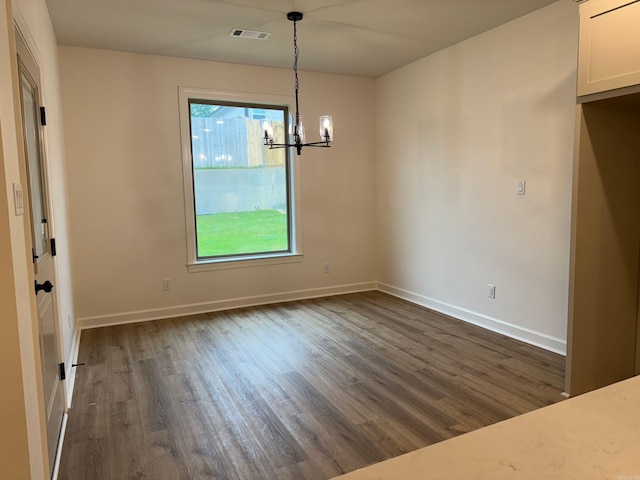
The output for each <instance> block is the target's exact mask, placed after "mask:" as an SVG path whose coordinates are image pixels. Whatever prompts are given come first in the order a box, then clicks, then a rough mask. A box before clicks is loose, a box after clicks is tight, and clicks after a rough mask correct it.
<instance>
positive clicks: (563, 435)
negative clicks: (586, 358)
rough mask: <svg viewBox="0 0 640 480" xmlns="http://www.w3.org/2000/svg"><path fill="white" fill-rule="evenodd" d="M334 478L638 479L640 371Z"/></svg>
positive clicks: (356, 479) (405, 479)
mask: <svg viewBox="0 0 640 480" xmlns="http://www.w3.org/2000/svg"><path fill="white" fill-rule="evenodd" d="M338 479H339V480H391V479H394V480H395V479H399V480H431V479H455V480H463V479H478V480H480V479H486V480H502V479H504V480H507V479H508V480H522V479H531V480H542V479H544V480H551V479H558V480H560V479H562V480H572V479H576V480H577V479H580V480H594V479H611V480H640V376H639V377H634V378H632V379H629V380H625V381H622V382H620V383H616V384H614V385H610V386H608V387H604V388H601V389H599V390H595V391H593V392H589V393H586V394H583V395H580V396H577V397H574V398H571V399H568V400H565V401H563V402H560V403H557V404H554V405H551V406H549V407H544V408H542V409H539V410H536V411H533V412H530V413H527V414H524V415H521V416H519V417H515V418H512V419H509V420H505V421H504V422H500V423H497V424H494V425H491V426H489V427H485V428H482V429H479V430H476V431H474V432H471V433H467V434H465V435H461V436H459V437H456V438H452V439H451V440H446V441H444V442H441V443H437V444H435V445H431V446H428V447H425V448H422V449H420V450H416V451H414V452H411V453H407V454H405V455H402V456H400V457H396V458H393V459H391V460H387V461H384V462H381V463H378V464H375V465H371V466H369V467H366V468H363V469H360V470H356V471H355V472H351V473H348V474H346V475H341V476H339V477H336V479H334V480H338Z"/></svg>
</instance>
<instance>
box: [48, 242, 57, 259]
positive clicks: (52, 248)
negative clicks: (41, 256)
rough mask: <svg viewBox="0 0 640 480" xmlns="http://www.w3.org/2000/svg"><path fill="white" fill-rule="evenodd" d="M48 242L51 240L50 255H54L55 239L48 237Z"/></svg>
mask: <svg viewBox="0 0 640 480" xmlns="http://www.w3.org/2000/svg"><path fill="white" fill-rule="evenodd" d="M49 242H51V256H52V257H55V256H56V239H55V238H50V239H49Z"/></svg>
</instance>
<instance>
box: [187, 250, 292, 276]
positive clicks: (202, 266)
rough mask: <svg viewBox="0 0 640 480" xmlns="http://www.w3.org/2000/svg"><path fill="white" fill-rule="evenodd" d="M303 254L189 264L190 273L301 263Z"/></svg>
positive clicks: (232, 258)
mask: <svg viewBox="0 0 640 480" xmlns="http://www.w3.org/2000/svg"><path fill="white" fill-rule="evenodd" d="M302 258H303V255H302V254H301V253H285V254H281V255H268V256H266V255H265V256H253V257H229V258H225V259H220V260H202V261H199V262H195V263H189V264H187V269H188V270H189V273H197V272H209V271H214V270H231V269H234V268H251V267H264V266H268V265H283V264H285V263H301V262H302Z"/></svg>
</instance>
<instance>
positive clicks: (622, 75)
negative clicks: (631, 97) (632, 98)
mask: <svg viewBox="0 0 640 480" xmlns="http://www.w3.org/2000/svg"><path fill="white" fill-rule="evenodd" d="M632 85H640V0H635V1H630V0H590V1H589V2H586V3H583V4H581V5H580V56H579V61H578V96H583V95H590V94H592V93H598V92H604V91H608V90H614V89H617V88H623V87H629V86H632Z"/></svg>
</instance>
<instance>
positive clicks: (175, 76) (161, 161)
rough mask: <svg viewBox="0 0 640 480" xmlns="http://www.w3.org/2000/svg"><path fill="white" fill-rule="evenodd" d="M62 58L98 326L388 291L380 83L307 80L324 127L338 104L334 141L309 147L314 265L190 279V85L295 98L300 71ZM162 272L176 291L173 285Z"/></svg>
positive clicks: (303, 170) (75, 194) (88, 288)
mask: <svg viewBox="0 0 640 480" xmlns="http://www.w3.org/2000/svg"><path fill="white" fill-rule="evenodd" d="M59 52H60V59H61V77H62V87H63V101H64V107H65V108H64V120H65V129H66V132H67V135H66V145H67V153H68V159H69V169H68V175H69V176H68V180H69V196H70V200H71V202H70V203H71V219H72V231H71V237H72V239H73V273H74V292H75V294H76V300H77V303H76V307H77V313H78V317H79V318H81V319H82V321H84V323H85V325H95V324H105V323H111V322H119V321H129V320H138V319H145V318H158V317H161V316H165V315H177V314H180V313H189V312H195V311H206V310H211V309H215V308H219V307H223V306H233V305H242V304H250V303H261V302H266V301H271V300H277V299H280V298H292V297H302V296H312V295H321V294H324V293H332V292H336V291H347V290H352V289H362V288H366V289H368V288H372V287H374V286H375V284H374V283H372V282H375V280H376V256H375V253H376V251H377V250H376V228H375V156H374V153H375V150H374V143H375V139H374V129H375V121H374V113H375V109H374V98H375V82H374V81H373V80H371V79H363V78H355V77H348V76H338V75H327V74H318V73H308V72H301V74H300V85H301V92H300V93H301V97H300V102H301V113H302V114H303V116H304V118H305V120H306V123H307V124H308V125H309V128H310V131H311V133H312V135H313V132H314V131H315V128H314V127H313V126H314V125H315V122H317V117H318V116H319V115H321V114H324V113H326V112H330V113H331V114H332V115H333V116H334V120H335V124H336V127H335V128H336V137H335V143H334V144H333V146H332V148H331V149H329V150H322V149H305V150H304V151H303V154H302V156H301V157H300V185H299V187H300V190H301V208H302V212H301V213H302V237H303V239H302V240H303V241H302V245H303V251H304V260H303V262H302V263H293V264H286V265H272V266H263V267H255V268H239V269H231V270H222V271H213V272H199V273H189V272H188V271H187V268H186V258H187V246H186V239H185V214H184V197H183V180H182V166H181V165H182V164H181V162H182V158H181V149H180V131H179V119H178V87H179V86H184V87H192V88H210V89H213V90H225V91H238V92H256V93H259V94H272V95H280V96H282V95H286V96H290V95H292V94H293V74H292V72H291V71H290V70H286V69H273V68H263V67H254V66H243V65H233V64H225V63H218V62H206V61H197V60H188V59H178V58H169V57H159V56H149V55H139V54H130V53H120V52H111V51H101V50H93V49H84V48H75V47H60V50H59ZM325 261H328V262H330V263H331V273H329V274H325V273H323V271H322V266H323V263H324V262H325ZM163 278H171V279H172V280H173V290H171V291H168V292H166V291H163V290H162V279H163ZM301 291H303V292H301Z"/></svg>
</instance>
